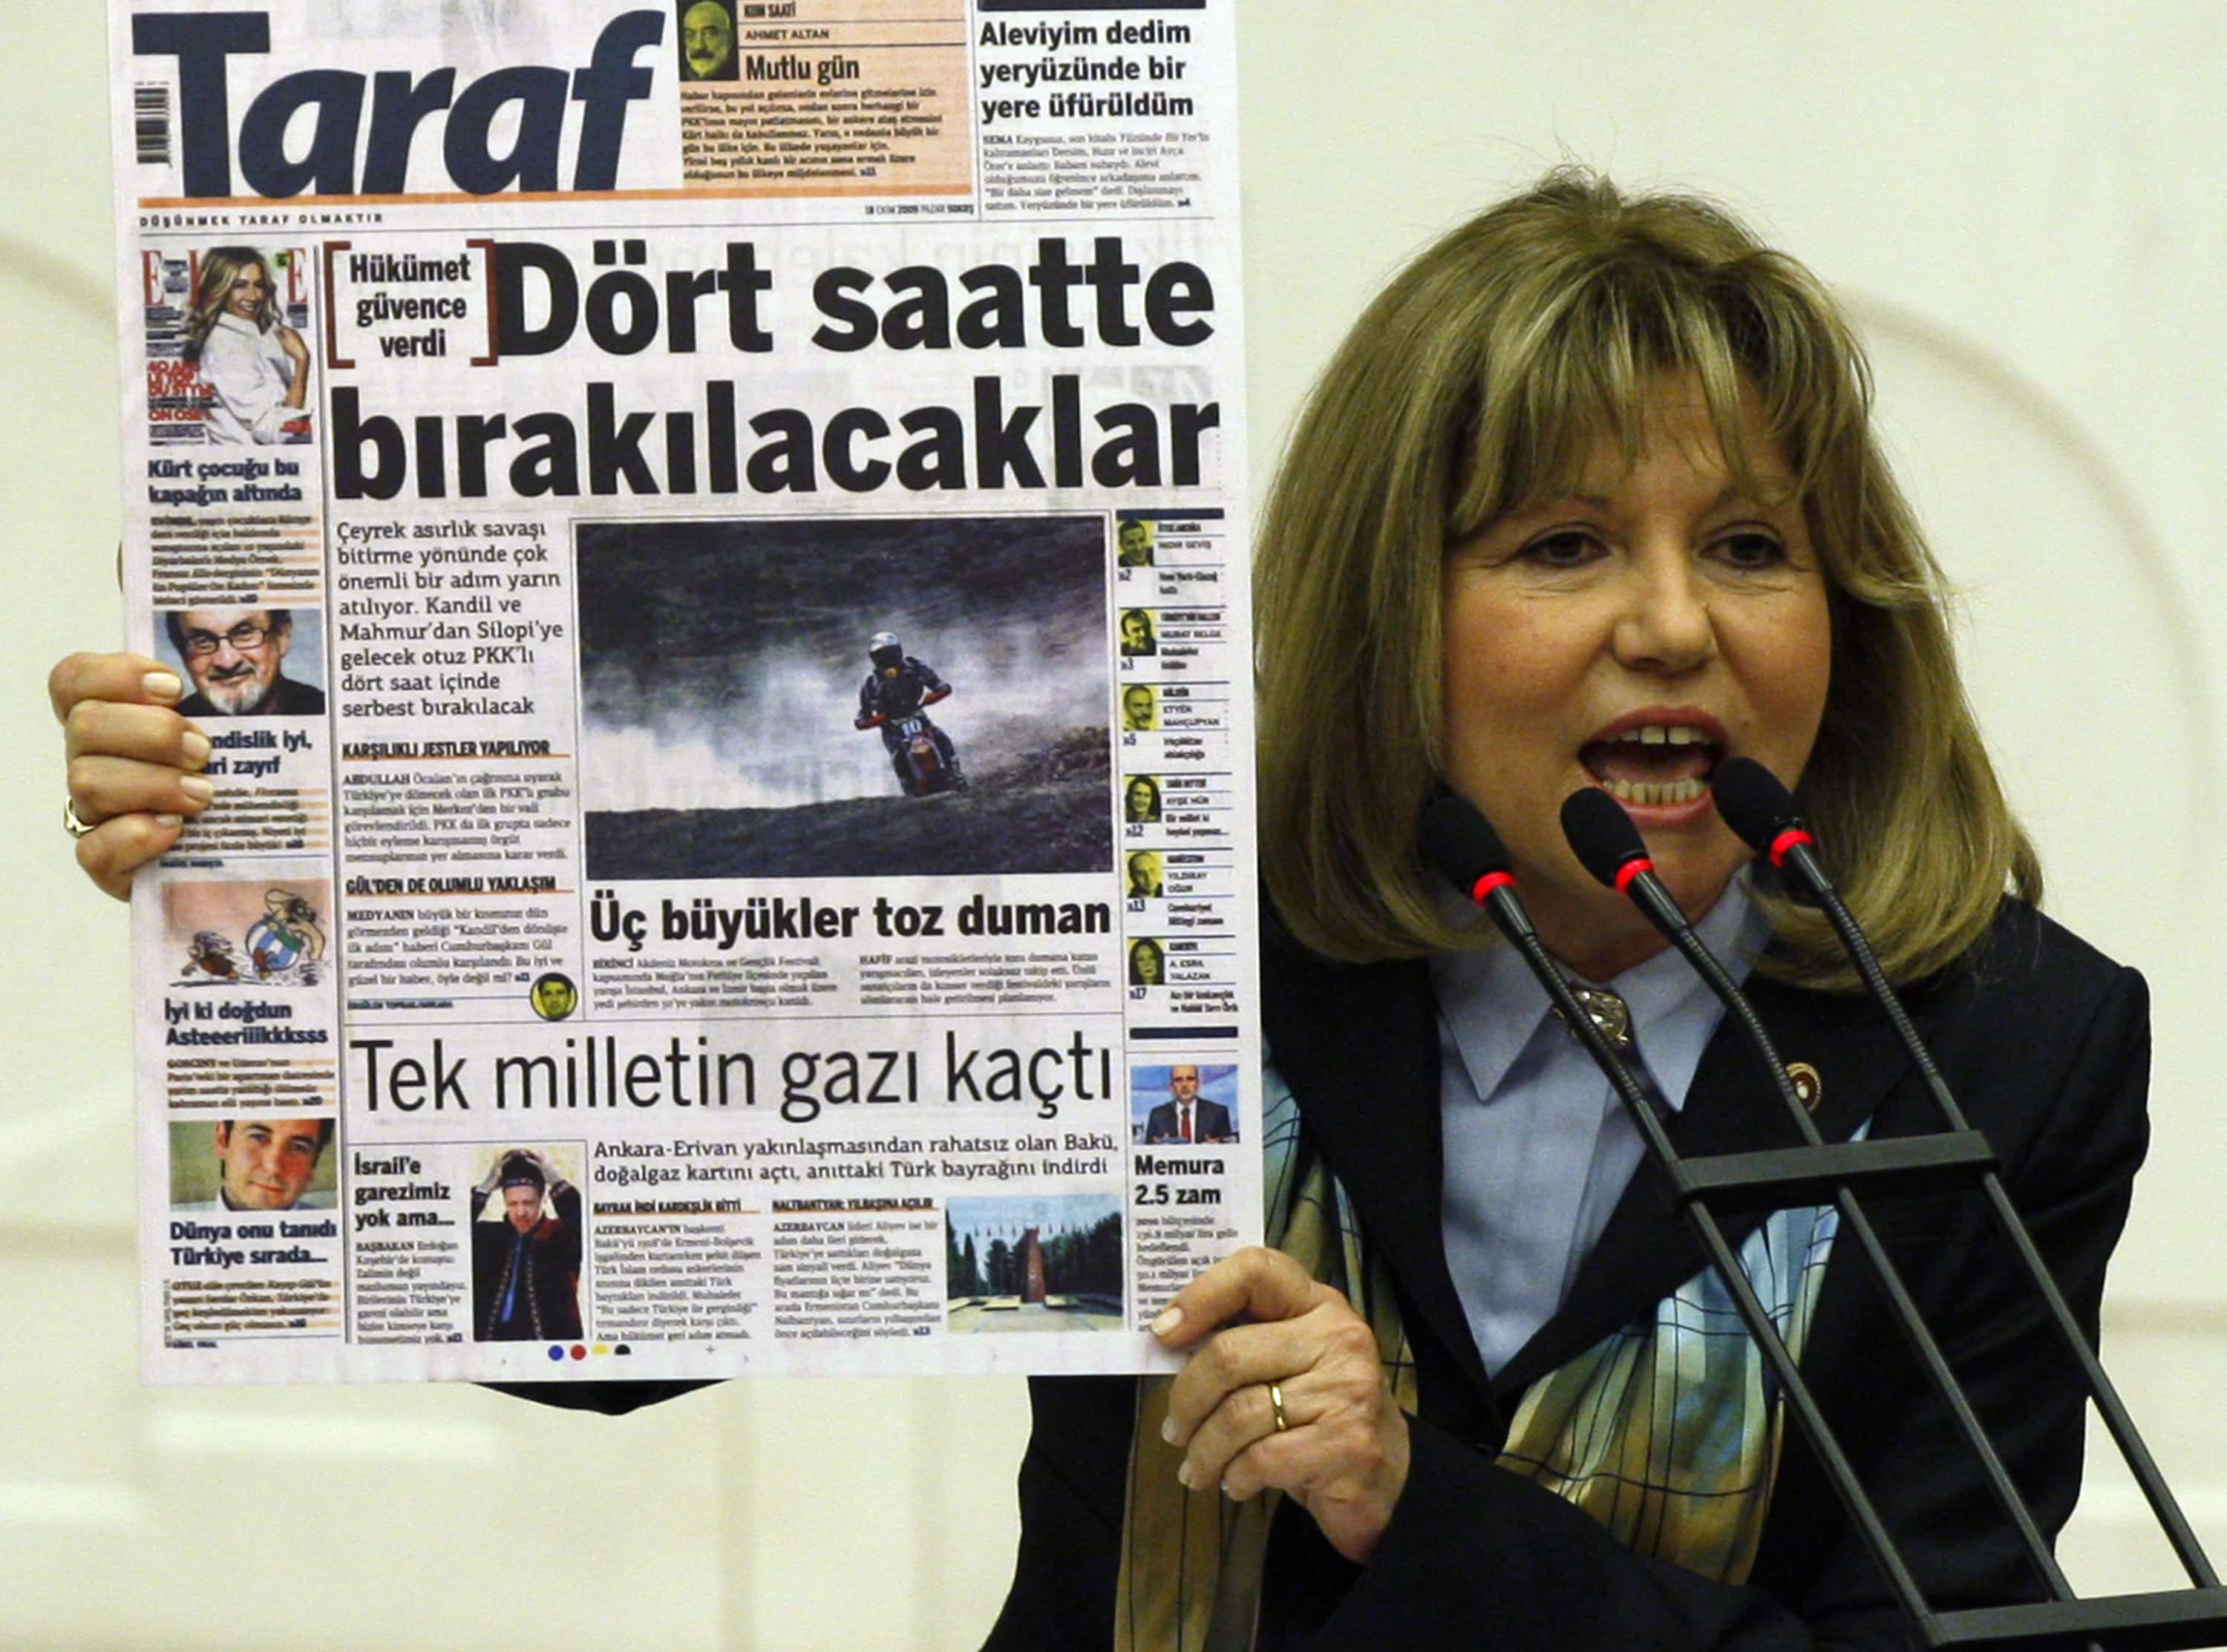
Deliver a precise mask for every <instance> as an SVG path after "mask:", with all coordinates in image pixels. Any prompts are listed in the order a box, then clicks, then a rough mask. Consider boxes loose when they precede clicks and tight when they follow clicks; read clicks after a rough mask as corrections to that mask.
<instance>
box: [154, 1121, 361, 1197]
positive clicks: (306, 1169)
mask: <svg viewBox="0 0 2227 1652" xmlns="http://www.w3.org/2000/svg"><path fill="white" fill-rule="evenodd" d="M332 1139H333V1121H332V1120H331V1119H291V1118H289V1119H278V1118H271V1117H269V1116H267V1115H265V1114H263V1113H238V1114H234V1115H233V1117H231V1118H227V1119H217V1120H216V1121H215V1123H214V1124H213V1125H212V1124H211V1123H210V1122H209V1121H208V1120H207V1119H196V1120H195V1121H194V1122H193V1123H191V1124H173V1125H171V1126H170V1209H173V1210H211V1211H221V1210H329V1209H332V1208H333V1202H334V1189H335V1185H336V1177H335V1170H334V1167H333V1164H332V1155H330V1154H329V1153H328V1152H327V1151H325V1149H326V1148H327V1147H329V1146H330V1145H332Z"/></svg>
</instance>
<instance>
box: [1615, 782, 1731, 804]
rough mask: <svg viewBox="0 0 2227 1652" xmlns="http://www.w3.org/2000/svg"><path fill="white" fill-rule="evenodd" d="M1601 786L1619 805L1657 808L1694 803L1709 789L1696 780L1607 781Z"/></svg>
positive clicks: (1705, 783)
mask: <svg viewBox="0 0 2227 1652" xmlns="http://www.w3.org/2000/svg"><path fill="white" fill-rule="evenodd" d="M1601 784H1602V786H1603V787H1604V788H1605V789H1606V790H1607V792H1608V794H1609V795H1610V796H1611V797H1612V798H1614V799H1615V800H1617V801H1618V802H1619V803H1638V804H1643V805H1654V806H1658V807H1659V806H1664V805H1673V804H1679V803H1691V802H1694V801H1696V800H1699V799H1700V798H1701V797H1703V796H1705V795H1707V792H1708V789H1709V788H1708V784H1707V781H1698V780H1664V781H1651V780H1609V781H1602V782H1601Z"/></svg>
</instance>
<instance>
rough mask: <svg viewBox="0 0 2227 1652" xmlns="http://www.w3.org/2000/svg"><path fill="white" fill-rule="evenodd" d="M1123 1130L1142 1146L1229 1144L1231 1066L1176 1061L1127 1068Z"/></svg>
mask: <svg viewBox="0 0 2227 1652" xmlns="http://www.w3.org/2000/svg"><path fill="white" fill-rule="evenodd" d="M1129 1129H1130V1134H1131V1139H1133V1140H1135V1141H1139V1142H1142V1143H1145V1145H1155V1146H1157V1145H1166V1144H1168V1143H1171V1142H1174V1143H1192V1142H1203V1143H1208V1144H1216V1143H1228V1142H1234V1141H1235V1140H1236V1139H1237V1068H1236V1067H1235V1064H1234V1063H1229V1062H1219V1063H1209V1064H1206V1065H1203V1066H1202V1065H1200V1064H1198V1063H1196V1062H1174V1063H1173V1064H1171V1065H1166V1064H1164V1065H1157V1066H1147V1067H1132V1068H1130V1069H1129Z"/></svg>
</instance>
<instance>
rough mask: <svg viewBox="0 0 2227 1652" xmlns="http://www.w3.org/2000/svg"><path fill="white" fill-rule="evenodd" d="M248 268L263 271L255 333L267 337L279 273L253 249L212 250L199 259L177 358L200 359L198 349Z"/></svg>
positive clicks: (275, 316)
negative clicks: (261, 291)
mask: <svg viewBox="0 0 2227 1652" xmlns="http://www.w3.org/2000/svg"><path fill="white" fill-rule="evenodd" d="M251 268H253V269H259V270H261V271H263V302H262V303H259V304H258V305H257V306H256V307H255V329H256V331H258V333H267V332H269V331H270V330H271V328H273V327H275V326H277V325H278V271H276V270H274V269H272V268H271V260H270V259H268V258H265V257H264V256H263V254H261V253H260V252H257V251H256V250H255V249H254V248H253V247H252V246H213V247H211V248H209V250H208V251H207V252H204V253H202V254H201V267H200V271H199V273H198V278H197V279H196V280H195V283H194V296H193V308H192V310H191V311H190V313H189V314H188V316H186V341H185V346H184V348H183V349H182V350H181V351H180V354H182V356H184V358H185V359H186V360H188V361H198V360H201V348H202V347H203V346H204V345H206V344H207V342H208V335H209V333H210V331H211V329H213V328H214V327H215V326H216V323H217V317H219V316H221V315H223V314H224V303H225V300H226V299H227V298H229V297H231V296H232V290H233V288H234V287H236V286H238V285H239V277H241V276H242V275H244V274H246V272H247V271H248V270H249V269H251Z"/></svg>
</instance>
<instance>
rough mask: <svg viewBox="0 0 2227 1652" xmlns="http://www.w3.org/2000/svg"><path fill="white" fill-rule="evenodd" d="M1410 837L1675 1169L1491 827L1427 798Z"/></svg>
mask: <svg viewBox="0 0 2227 1652" xmlns="http://www.w3.org/2000/svg"><path fill="white" fill-rule="evenodd" d="M1416 835H1417V838H1418V839H1419V841H1420V845H1421V847H1422V851H1423V858H1425V859H1426V860H1427V861H1429V862H1430V864H1432V865H1433V867H1435V868H1436V869H1437V870H1438V871H1439V872H1441V873H1443V874H1444V875H1445V877H1446V879H1447V880H1448V881H1449V882H1450V883H1452V884H1453V886H1454V887H1455V888H1456V889H1458V890H1460V891H1461V892H1462V893H1463V894H1464V895H1466V896H1468V897H1469V898H1470V899H1471V901H1473V902H1475V903H1477V905H1478V906H1480V907H1482V908H1484V915H1485V916H1487V917H1488V918H1490V919H1491V920H1492V922H1493V926H1494V928H1497V929H1498V930H1499V931H1500V933H1501V934H1503V935H1505V936H1506V937H1507V938H1508V942H1509V945H1510V946H1512V947H1515V948H1516V952H1517V953H1518V954H1521V956H1522V960H1523V961H1524V963H1525V964H1527V965H1528V966H1529V967H1530V970H1531V973H1532V974H1533V975H1535V976H1536V977H1537V978H1538V981H1539V985H1541V986H1542V987H1544V988H1546V990H1547V998H1548V1000H1549V1001H1551V1002H1552V1003H1553V1005H1554V1008H1555V1010H1556V1011H1558V1012H1559V1013H1560V1016H1561V1017H1562V1020H1563V1021H1564V1023H1565V1024H1567V1026H1568V1027H1569V1029H1570V1031H1571V1032H1572V1033H1573V1035H1574V1036H1576V1038H1577V1041H1578V1042H1579V1043H1580V1044H1582V1045H1583V1046H1584V1047H1585V1050H1586V1054H1587V1055H1588V1056H1592V1058H1593V1064H1594V1065H1595V1066H1596V1067H1598V1068H1600V1069H1601V1072H1602V1074H1603V1075H1604V1076H1605V1077H1606V1078H1607V1080H1608V1081H1609V1087H1610V1088H1611V1089H1613V1090H1614V1091H1615V1092H1616V1094H1617V1098H1618V1100H1620V1101H1622V1102H1623V1103H1624V1108H1625V1110H1626V1111H1627V1112H1628V1113H1630V1115H1631V1119H1632V1122H1633V1123H1634V1124H1635V1125H1637V1126H1638V1129H1639V1132H1640V1135H1641V1137H1642V1138H1643V1139H1644V1140H1645V1142H1646V1143H1647V1145H1648V1148H1649V1150H1650V1151H1651V1152H1652V1153H1653V1154H1654V1156H1655V1158H1656V1162H1657V1163H1658V1164H1662V1165H1664V1166H1665V1167H1666V1169H1667V1168H1668V1167H1669V1166H1672V1165H1675V1164H1676V1163H1677V1158H1678V1155H1677V1151H1676V1149H1675V1148H1674V1147H1672V1146H1671V1145H1670V1139H1669V1137H1668V1136H1666V1135H1665V1134H1663V1132H1662V1120H1661V1119H1658V1118H1657V1117H1656V1113H1655V1108H1654V1107H1653V1106H1652V1104H1650V1102H1649V1100H1648V1099H1647V1094H1646V1092H1645V1091H1643V1090H1642V1089H1641V1088H1639V1081H1638V1080H1637V1079H1636V1078H1634V1077H1633V1076H1632V1075H1631V1069H1630V1068H1629V1067H1626V1066H1625V1065H1624V1060H1623V1058H1622V1057H1621V1056H1618V1054H1617V1053H1616V1050H1615V1048H1614V1047H1613V1046H1612V1045H1611V1044H1610V1043H1609V1042H1608V1036H1607V1035H1606V1034H1605V1033H1604V1032H1602V1031H1601V1030H1600V1025H1599V1024H1598V1023H1597V1022H1596V1021H1594V1019H1593V1018H1592V1016H1591V1015H1590V1014H1588V1013H1587V1012H1586V1007H1585V1005H1582V1004H1580V1003H1579V1001H1578V995H1577V993H1576V992H1573V991H1572V990H1571V987H1570V982H1569V978H1568V977H1567V976H1566V975H1564V974H1563V973H1562V971H1561V967H1560V966H1559V965H1557V964H1556V963H1555V962H1554V959H1553V957H1552V956H1550V955H1549V954H1548V953H1547V947H1546V943H1545V942H1544V941H1541V940H1540V939H1539V932H1538V930H1537V929H1536V928H1534V927H1533V926H1532V922H1531V915H1530V914H1529V913H1528V912H1526V911H1525V910H1524V909H1523V903H1522V900H1521V899H1519V898H1518V897H1517V896H1516V874H1515V872H1514V871H1513V870H1512V867H1513V864H1514V863H1513V862H1512V861H1511V860H1510V859H1509V854H1508V846H1507V845H1505V844H1503V843H1502V842H1501V840H1500V834H1499V833H1498V832H1496V831H1494V830H1493V829H1492V822H1491V821H1490V820H1486V819H1485V818H1484V813H1482V812H1481V811H1480V810H1479V809H1478V808H1477V806H1476V805H1475V804H1473V803H1471V801H1470V800H1468V799H1467V798H1464V797H1457V796H1456V795H1454V794H1452V792H1447V793H1445V794H1441V795H1440V796H1439V797H1437V798H1434V799H1433V800H1432V801H1431V803H1430V804H1429V805H1428V806H1427V807H1426V808H1425V809H1424V810H1423V818H1422V820H1421V822H1420V825H1419V826H1418V827H1417V832H1416Z"/></svg>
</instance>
